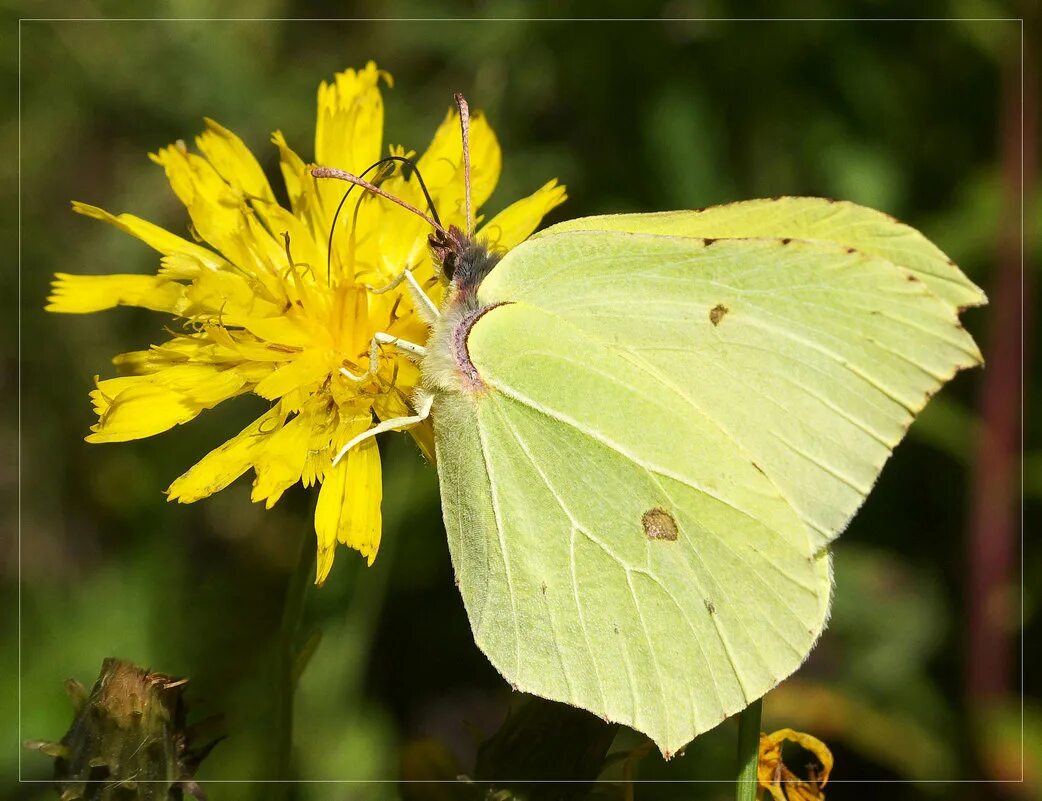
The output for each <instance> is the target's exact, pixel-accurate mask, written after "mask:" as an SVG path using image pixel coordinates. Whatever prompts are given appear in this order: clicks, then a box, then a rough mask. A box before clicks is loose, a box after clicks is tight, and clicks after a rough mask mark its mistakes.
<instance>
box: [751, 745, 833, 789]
mask: <svg viewBox="0 0 1042 801" xmlns="http://www.w3.org/2000/svg"><path fill="white" fill-rule="evenodd" d="M786 740H790V741H792V742H794V743H798V744H799V745H801V746H803V747H804V748H805V749H807V750H808V751H810V752H811V753H812V754H814V756H815V757H817V759H818V761H819V762H820V763H821V772H820V773H818V772H817V770H812V771H811V774H810V775H809V776H808V777H807V779H806V780H804V779H801V778H800V777H799V776H797V775H796V774H795V773H793V772H792V771H791V770H790V769H789V768H788V767H787V766H786V765H785V763H784V762H782V743H783V742H785V741H786ZM831 772H832V752H831V751H829V749H828V746H827V745H825V743H823V742H822V741H821V740H819V739H818V738H817V737H811V736H810V735H809V734H804V733H803V732H799V731H793V730H792V729H779V730H778V731H776V732H774V733H773V734H761V735H760V758H759V762H758V764H757V766H756V778H757V780H758V782H759V786H760V789H761V790H766V791H767V792H769V793H770V794H771V798H772V799H773V801H824V798H825V793H824V787H825V785H826V784H827V783H828V780H829V774H830V773H831Z"/></svg>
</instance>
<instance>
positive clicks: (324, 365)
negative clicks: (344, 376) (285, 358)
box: [253, 350, 332, 400]
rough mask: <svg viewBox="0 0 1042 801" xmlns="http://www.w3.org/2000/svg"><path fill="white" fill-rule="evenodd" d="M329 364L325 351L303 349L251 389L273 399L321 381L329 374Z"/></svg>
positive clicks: (263, 396)
mask: <svg viewBox="0 0 1042 801" xmlns="http://www.w3.org/2000/svg"><path fill="white" fill-rule="evenodd" d="M331 366H332V365H331V364H330V362H329V356H328V354H327V353H325V352H323V351H318V350H308V351H304V352H303V353H301V354H300V355H299V356H297V357H296V358H295V359H293V360H292V361H290V362H287V363H286V364H284V365H283V366H281V367H279V368H278V369H277V370H276V371H275V372H274V373H272V374H271V375H269V376H268V377H267V378H265V379H264V380H263V381H261V382H260V383H259V384H258V385H257V386H256V387H254V389H253V391H254V392H256V393H257V394H258V395H260V396H261V397H262V398H267V399H268V400H275V399H276V398H281V397H282V396H283V395H285V394H286V393H288V392H289V391H290V390H293V389H297V388H298V387H307V386H310V385H312V384H315V383H317V382H319V381H321V380H322V379H323V378H325V377H326V376H327V375H329V373H330V368H331Z"/></svg>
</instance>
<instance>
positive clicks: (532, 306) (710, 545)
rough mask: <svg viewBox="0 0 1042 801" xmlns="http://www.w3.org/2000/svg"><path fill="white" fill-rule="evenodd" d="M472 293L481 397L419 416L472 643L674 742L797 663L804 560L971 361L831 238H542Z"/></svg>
mask: <svg viewBox="0 0 1042 801" xmlns="http://www.w3.org/2000/svg"><path fill="white" fill-rule="evenodd" d="M479 298H480V300H481V301H482V302H483V303H485V304H492V303H504V304H506V305H502V306H499V307H497V308H494V309H492V310H491V311H489V312H487V313H486V314H484V316H482V317H481V318H480V319H479V320H478V321H477V323H476V324H475V325H474V326H473V328H472V329H471V330H470V333H469V336H468V337H467V340H466V345H467V348H468V352H469V354H470V358H471V360H472V361H473V364H474V367H475V368H476V370H477V373H478V375H479V376H480V377H481V380H482V381H483V382H484V384H485V387H484V389H482V390H480V391H477V392H473V393H462V392H461V393H452V392H448V393H442V394H440V395H439V396H438V397H437V399H436V401H435V406H434V419H435V430H436V438H437V450H438V466H439V474H440V478H441V488H442V500H443V507H444V514H445V520H446V527H447V529H448V533H449V545H450V550H451V553H452V558H453V563H454V566H455V569H456V572H457V579H458V582H459V586H460V590H461V593H462V595H463V598H464V602H465V605H466V607H467V611H468V615H469V617H470V620H471V625H472V627H473V630H474V635H475V640H476V642H477V643H478V645H479V646H480V647H481V648H482V649H483V650H484V651H485V653H486V654H487V655H488V656H489V658H490V660H491V661H492V662H493V664H494V665H495V666H496V667H497V668H498V669H499V670H500V671H501V672H502V673H503V674H504V676H505V677H506V678H507V679H508V680H509V681H511V682H512V683H513V684H515V685H516V686H517V687H519V688H520V689H523V690H527V691H530V692H534V693H536V694H539V695H542V696H544V697H548V698H552V699H556V700H560V701H565V702H568V703H571V704H573V705H576V706H579V707H583V708H585V709H589V710H591V711H593V712H595V713H596V714H599V715H602V716H604V717H606V718H608V719H611V720H615V721H619V722H622V723H626V724H628V725H630V726H633V727H634V728H637V729H639V730H641V731H644V732H645V733H647V734H648V735H649V736H651V737H652V738H653V739H654V740H655V741H656V742H657V743H658V744H659V746H660V747H661V748H662V749H663V750H664V751H666V752H671V751H675V750H676V749H677V748H679V747H681V746H683V745H684V744H685V743H687V742H688V741H689V740H691V739H692V738H693V737H695V736H697V735H698V734H700V733H701V732H703V731H706V730H708V729H709V728H712V727H713V726H714V725H716V724H717V723H719V721H720V720H721V719H723V718H724V717H726V716H727V715H729V714H732V713H734V712H736V711H738V710H740V709H742V708H744V707H745V706H746V705H747V704H748V703H749V702H750V701H752V700H754V699H756V698H758V697H760V696H762V695H763V694H764V693H765V692H767V691H768V690H770V689H771V688H772V687H773V686H775V685H776V684H777V683H778V682H779V681H780V680H782V679H783V678H784V677H785V676H787V675H789V674H790V673H792V672H793V671H794V670H795V669H796V668H797V667H798V666H799V664H800V663H801V662H802V661H803V660H804V659H805V658H806V656H807V654H808V653H809V651H810V650H811V648H812V646H813V643H814V640H815V639H816V637H817V636H818V635H819V634H820V632H821V630H822V628H823V626H824V622H825V619H826V617H827V613H828V600H829V590H830V575H829V564H828V556H827V553H826V552H825V550H824V549H823V547H822V546H823V545H824V544H825V543H827V542H828V541H829V540H830V539H831V538H833V537H834V536H835V535H836V534H837V533H838V532H839V530H840V529H841V528H842V527H843V525H845V523H846V521H847V520H848V519H849V517H850V515H851V514H853V511H854V510H855V509H856V508H857V506H858V505H859V504H860V502H861V501H862V500H863V498H864V496H865V494H866V493H867V492H868V489H869V488H870V486H871V484H872V482H873V481H874V479H875V477H876V475H877V474H878V472H879V470H880V469H881V467H882V464H883V462H884V461H885V459H886V458H887V456H888V455H889V453H890V450H891V448H892V447H893V446H894V445H895V444H896V443H897V441H898V440H899V439H900V438H901V436H902V435H903V432H904V430H905V428H906V427H907V425H908V423H909V422H910V421H911V419H912V416H913V415H914V414H915V412H916V411H918V409H919V408H921V407H922V405H923V404H924V403H925V401H926V398H927V397H928V396H929V395H930V394H931V393H932V392H934V391H936V389H937V388H938V387H939V386H940V385H941V384H942V383H943V382H944V381H945V380H946V379H947V378H949V377H950V376H951V375H952V374H953V373H954V372H955V370H957V369H959V368H960V367H965V366H969V365H970V364H974V363H976V362H977V361H978V360H979V354H978V352H977V349H976V346H975V345H974V344H973V342H972V339H970V337H969V336H968V335H967V334H966V332H965V331H963V330H962V329H961V327H960V326H959V324H958V320H957V317H956V314H955V310H954V308H953V307H952V305H951V303H950V302H949V301H945V300H941V299H939V298H938V297H936V295H935V294H934V293H933V292H932V291H931V290H930V289H929V288H928V287H927V284H926V281H925V280H924V279H922V278H921V277H920V275H919V274H917V273H916V272H915V271H912V270H910V269H908V268H904V267H898V266H897V265H895V264H894V263H892V262H890V261H889V260H886V259H883V258H880V257H879V256H878V255H871V254H867V253H865V252H862V251H858V250H856V249H851V248H850V246H846V245H837V244H836V243H834V242H830V241H827V240H823V239H818V240H813V241H799V240H793V241H789V242H788V243H786V244H783V243H782V242H781V241H779V240H767V239H725V238H720V239H719V240H718V241H715V242H712V243H710V244H708V245H707V244H706V243H705V242H704V241H703V240H702V239H700V238H690V237H676V236H655V235H647V234H635V233H627V232H625V231H619V230H607V231H598V230H588V231H583V230H576V231H558V232H557V233H553V234H544V235H541V236H539V237H537V238H534V239H532V240H530V241H529V242H526V243H524V244H522V245H521V246H519V247H518V248H516V249H515V250H513V251H511V252H510V253H509V254H508V255H507V256H506V257H505V258H504V259H503V261H502V262H501V263H500V264H499V265H498V266H497V268H496V269H495V270H494V271H493V272H492V274H491V275H490V276H489V277H488V278H486V280H485V281H484V283H483V284H482V285H481V287H480V289H479Z"/></svg>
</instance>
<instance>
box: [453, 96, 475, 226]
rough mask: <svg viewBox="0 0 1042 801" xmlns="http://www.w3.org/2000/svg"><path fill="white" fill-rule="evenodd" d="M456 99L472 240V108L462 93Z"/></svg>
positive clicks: (468, 222)
mask: <svg viewBox="0 0 1042 801" xmlns="http://www.w3.org/2000/svg"><path fill="white" fill-rule="evenodd" d="M454 97H455V98H456V106H457V107H458V108H459V124H460V130H461V131H462V134H463V187H464V197H465V198H466V203H467V238H470V235H471V233H472V229H473V224H472V222H471V221H472V220H473V219H474V218H473V217H472V216H471V208H470V106H469V105H467V98H465V97H464V96H463V93H462V92H456V94H455V95H454Z"/></svg>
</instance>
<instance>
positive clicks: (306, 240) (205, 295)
mask: <svg viewBox="0 0 1042 801" xmlns="http://www.w3.org/2000/svg"><path fill="white" fill-rule="evenodd" d="M381 80H383V81H384V82H385V83H386V84H387V85H388V86H390V85H391V83H392V82H391V78H390V76H389V75H388V74H387V73H386V72H383V71H380V70H378V69H377V68H376V65H375V64H373V63H372V62H370V63H369V64H367V65H366V67H365V68H364V69H362V70H358V71H355V70H346V71H344V72H341V73H339V74H338V75H337V76H336V77H335V80H334V81H333V82H332V83H325V82H323V83H322V84H321V86H320V87H319V90H318V119H317V122H316V127H315V162H314V164H306V163H305V162H304V161H303V160H302V159H301V158H300V156H298V155H297V154H296V153H295V152H294V151H293V150H291V149H290V147H289V145H288V144H287V143H286V140H285V138H284V137H283V136H282V134H281V133H280V132H278V131H276V132H275V133H274V134H273V135H272V142H273V143H274V144H275V146H276V147H277V148H278V150H279V155H280V167H281V172H282V178H283V180H284V181H285V184H286V189H287V190H288V195H289V202H290V208H289V209H285V208H283V207H282V206H281V205H279V203H278V201H277V200H276V199H275V195H274V193H273V192H272V189H271V186H270V185H269V183H268V180H267V178H266V177H265V175H264V172H263V171H262V170H261V168H260V165H259V164H258V163H257V160H256V159H255V158H254V157H253V155H252V154H251V153H250V151H249V149H248V148H247V147H246V146H245V144H243V142H242V140H241V139H239V138H238V137H237V136H236V135H235V134H233V133H232V132H231V131H229V130H227V129H226V128H223V127H222V126H220V125H218V124H217V123H216V122H214V121H213V120H207V121H206V130H205V131H204V132H203V133H202V134H201V135H200V136H198V137H197V138H196V140H195V141H196V145H197V147H198V149H199V151H200V154H201V155H197V154H194V153H191V152H189V150H188V148H187V147H186V146H185V144H184V143H183V142H178V143H176V144H173V145H170V146H169V147H166V148H163V149H162V150H160V151H159V152H158V153H155V154H152V156H151V158H152V160H153V161H155V162H156V163H157V164H159V165H160V166H162V167H163V169H164V170H165V171H166V175H167V178H168V179H169V181H170V185H171V187H172V188H173V190H174V192H175V193H176V194H177V196H178V198H180V200H181V201H182V202H183V203H184V205H185V207H186V208H187V210H188V215H189V217H190V219H191V225H190V231H191V233H192V235H193V238H194V239H196V240H197V241H190V240H188V239H185V238H182V237H180V236H177V235H175V234H172V233H170V232H169V231H166V230H164V229H162V228H160V227H158V226H156V225H153V224H152V223H149V222H146V221H145V220H142V219H140V218H138V217H135V216H133V215H131V214H120V215H118V216H116V215H112V214H109V213H108V212H106V211H103V210H102V209H99V208H96V207H94V206H88V205H86V204H83V203H74V204H73V208H74V209H75V210H76V211H77V212H79V213H81V214H85V215H87V216H89V217H94V218H96V219H99V220H103V221H105V222H109V223H111V224H113V225H115V226H116V227H117V228H119V229H121V230H123V231H125V232H126V233H129V234H131V235H132V236H135V237H137V238H139V239H141V240H142V241H144V242H146V243H147V244H149V245H151V246H152V247H153V248H155V249H156V250H158V251H159V252H160V253H162V254H163V256H162V258H161V259H160V265H159V268H158V272H157V274H156V275H68V274H65V273H59V274H57V276H56V279H55V281H54V283H53V292H52V294H51V296H50V297H49V298H48V301H49V303H48V306H47V309H48V310H49V311H54V312H68V313H86V312H95V311H101V310H103V309H110V308H113V307H115V306H120V305H125V306H141V307H144V308H147V309H152V310H155V311H159V312H165V313H167V314H171V315H173V316H174V317H176V318H179V320H180V323H179V327H180V329H181V331H180V332H178V333H177V334H176V335H174V336H173V337H172V338H171V339H169V340H167V341H166V342H163V343H162V344H160V345H153V346H152V347H150V348H149V349H148V350H141V351H132V352H130V353H123V354H120V355H119V356H116V357H115V358H114V359H113V362H114V364H115V365H116V366H117V367H118V368H119V371H120V372H121V373H122V375H121V376H119V377H116V378H106V379H97V378H96V379H95V380H96V384H97V387H96V389H95V390H94V391H93V392H91V399H92V401H93V403H94V410H95V411H96V412H97V414H98V422H97V423H96V424H95V425H94V426H92V428H91V430H92V432H93V433H91V434H90V435H89V436H88V437H87V440H88V441H89V442H124V441H127V440H132V439H139V438H142V437H149V436H152V435H154V434H159V433H160V432H163V431H166V430H168V429H170V428H173V427H174V426H177V425H180V424H182V423H186V422H188V421H189V420H191V419H193V418H194V417H196V416H197V415H198V414H199V413H200V412H202V411H203V410H204V409H210V408H212V407H214V406H216V405H217V404H218V403H220V402H221V401H224V400H227V399H228V398H232V397H235V396H236V395H242V394H244V393H249V392H253V393H255V394H257V395H259V396H261V397H262V398H265V399H266V400H268V401H271V408H270V409H268V410H267V411H266V412H265V413H264V414H263V415H261V417H260V418H258V419H257V420H255V421H253V422H252V423H250V424H249V425H248V426H246V428H244V429H243V430H242V431H241V432H240V433H239V434H237V435H236V436H234V437H232V438H231V439H230V440H228V441H227V442H225V443H224V444H223V445H221V446H220V447H218V448H216V449H215V450H213V451H211V452H210V453H208V454H207V455H206V456H204V457H203V458H202V459H201V460H200V461H199V462H198V463H197V464H196V465H195V466H194V467H192V468H191V469H189V470H188V472H186V473H185V474H184V475H182V476H181V477H180V478H178V479H177V480H176V481H174V483H173V484H171V485H170V487H169V489H168V490H167V492H168V496H169V499H170V500H176V501H180V502H182V503H191V502H192V501H196V500H199V499H200V498H204V497H206V496H207V495H211V494H213V493H215V492H217V491H219V490H221V489H223V488H224V487H226V486H228V485H229V484H230V483H231V482H233V481H234V480H235V479H236V478H238V477H239V476H241V475H242V474H243V473H245V472H246V471H247V470H249V469H250V468H253V470H254V471H255V472H256V477H255V479H254V482H253V493H252V497H253V500H254V501H264V502H265V504H266V505H267V507H268V508H271V507H272V506H273V505H274V504H275V503H276V501H278V499H279V498H280V497H281V495H282V494H283V493H284V492H285V491H286V490H287V489H288V488H289V487H291V486H292V485H293V484H295V483H296V482H297V481H302V482H303V484H304V485H305V486H310V485H312V484H315V483H321V485H322V487H321V490H320V492H319V497H318V503H317V506H316V510H315V531H316V534H317V536H318V565H317V581H318V583H321V582H322V581H323V580H324V579H325V577H326V575H327V574H328V573H329V569H330V567H331V566H332V563H333V554H334V549H335V547H336V543H337V542H341V543H344V544H345V545H348V546H350V547H352V548H356V549H357V550H359V551H360V552H361V553H362V555H363V556H365V557H366V558H367V560H368V562H369V564H372V561H373V559H374V557H375V556H376V551H377V548H378V546H379V544H380V501H381V478H380V455H379V451H378V450H377V448H376V444H375V440H373V439H367V440H366V441H364V442H363V443H361V444H360V445H358V446H357V447H355V448H354V449H352V450H351V451H350V453H349V454H348V455H347V457H346V458H344V459H342V460H341V461H340V462H338V463H337V464H336V466H333V457H334V456H335V455H336V454H337V453H338V451H339V450H340V449H341V448H342V447H343V446H344V445H345V444H346V443H347V442H348V441H350V440H351V439H352V438H353V437H355V436H356V435H358V434H359V433H361V432H364V431H366V430H368V429H369V428H370V427H372V426H373V425H374V423H375V421H374V418H376V419H379V420H387V419H390V418H396V417H401V416H407V415H410V414H412V413H413V409H412V402H413V392H414V389H415V388H416V387H417V385H418V384H419V371H418V368H417V366H416V365H415V364H414V363H413V362H412V361H410V360H409V359H408V358H406V357H405V356H403V355H402V354H401V353H400V351H398V350H396V349H395V348H391V347H386V348H380V349H379V350H378V352H377V359H376V362H377V363H376V364H375V365H371V364H370V343H371V341H372V338H373V336H374V334H376V333H377V332H385V333H387V334H390V335H392V336H394V337H401V338H402V339H403V340H407V341H411V342H418V343H422V342H424V341H426V338H427V324H426V323H425V321H424V319H423V318H422V317H421V316H420V315H419V314H418V313H417V309H416V307H415V305H414V300H413V298H412V297H411V296H410V294H409V292H408V291H407V285H406V284H405V283H401V284H399V286H397V287H396V288H394V289H392V290H390V291H386V292H382V293H377V292H374V291H373V289H382V288H385V287H387V285H389V284H391V283H392V282H393V281H394V279H395V278H397V277H399V276H400V275H401V273H402V271H403V270H410V271H411V272H412V273H413V275H414V277H415V278H416V279H417V281H418V282H419V284H420V285H421V286H422V287H423V288H424V291H426V292H427V293H428V295H429V297H430V298H431V300H432V301H433V302H434V303H435V304H437V303H439V302H440V300H441V295H442V285H441V283H440V282H439V280H438V277H437V276H436V275H435V268H434V264H433V262H432V259H431V256H430V252H429V247H428V243H427V235H428V234H429V233H430V229H429V227H428V226H427V225H426V224H425V223H424V222H423V220H421V219H420V218H418V217H416V216H415V215H412V214H410V213H408V212H407V211H405V210H404V209H402V208H400V207H399V206H397V205H395V204H393V203H391V202H389V201H387V200H384V199H381V198H377V197H374V196H372V195H370V194H367V193H365V192H363V191H362V190H361V189H355V191H354V192H353V193H352V197H351V198H350V199H349V202H348V203H347V204H346V205H344V208H343V211H342V213H341V214H340V216H339V218H338V219H337V223H336V230H335V232H333V235H332V240H331V241H332V248H331V249H330V248H329V247H328V245H327V243H328V242H329V241H330V239H331V226H332V224H333V218H334V213H335V211H336V209H337V206H338V204H339V203H340V201H341V199H342V197H343V196H344V192H345V191H346V189H347V185H346V184H344V183H341V182H338V181H331V180H320V179H317V178H315V177H313V176H312V175H311V173H310V169H311V167H312V166H315V164H317V165H322V166H327V167H336V168H339V169H342V170H346V171H348V172H352V173H355V174H359V173H362V172H364V171H365V170H366V168H368V167H369V166H370V165H372V164H373V163H374V162H376V161H377V160H378V159H379V158H380V154H381V150H382V141H383V99H382V97H381V93H380V82H381ZM470 147H471V162H472V174H471V181H472V184H471V185H472V194H473V203H474V208H475V209H477V208H479V207H480V206H481V204H483V203H484V202H485V201H486V200H487V199H488V197H489V195H490V194H491V193H492V190H493V188H494V187H495V185H496V182H497V180H498V179H499V172H500V151H499V143H498V142H497V141H496V137H495V134H494V133H493V132H492V129H491V128H490V127H489V125H488V123H487V121H486V120H485V118H484V117H483V116H482V115H481V114H480V113H478V114H475V115H473V117H472V119H471V124H470ZM390 152H391V154H392V155H398V156H409V157H411V156H412V154H411V153H407V152H406V151H405V149H404V148H402V147H391V148H390ZM416 167H417V170H418V172H419V173H420V174H421V175H422V177H423V179H424V181H425V182H426V184H427V187H428V189H429V191H430V194H431V196H432V198H433V201H434V204H435V206H436V208H437V211H438V213H439V214H440V217H441V220H442V222H443V223H444V224H445V225H446V226H448V225H450V224H455V225H457V226H459V227H461V228H463V229H464V230H466V228H467V225H466V220H465V216H466V212H465V208H464V181H463V164H462V145H461V139H460V127H459V117H458V113H457V112H455V111H450V112H449V114H448V115H447V116H446V118H445V120H444V122H442V124H441V126H440V127H439V128H438V130H437V131H436V133H435V134H434V139H433V141H432V142H431V144H430V147H429V148H428V149H427V152H426V153H424V155H423V156H421V157H420V158H419V160H418V161H417V162H416ZM370 178H371V179H375V180H377V181H381V180H382V183H381V188H383V189H384V190H386V191H387V192H389V193H390V194H392V195H394V196H396V197H399V198H402V199H404V200H406V201H408V202H409V203H411V204H413V205H414V206H417V207H420V208H425V207H426V200H425V199H424V197H423V194H422V192H421V190H420V185H419V182H418V179H417V176H416V173H415V172H412V171H410V174H408V175H403V174H402V172H401V171H400V170H398V171H395V175H393V176H387V175H386V174H384V173H382V172H376V173H373V174H371V175H370ZM564 198H565V192H564V188H563V187H561V186H558V185H557V183H556V181H550V182H549V183H547V184H545V185H544V186H543V187H542V188H540V189H539V190H537V191H536V192H535V193H534V194H532V195H531V196H529V197H527V198H524V199H523V200H520V201H517V202H516V203H514V204H512V205H510V206H508V207H507V208H506V209H505V210H503V211H502V212H500V213H499V214H498V215H496V216H495V217H494V218H493V219H492V220H490V221H488V222H487V223H485V224H484V226H483V227H481V228H479V229H478V237H479V238H483V239H484V240H485V241H487V242H488V243H489V245H490V246H491V247H494V248H498V249H500V250H508V249H510V248H512V247H513V246H515V245H517V244H518V243H519V242H521V241H523V240H524V239H525V238H526V237H528V236H529V235H530V234H531V233H532V232H533V231H534V230H535V228H536V227H537V226H538V224H539V222H540V221H541V220H542V218H543V216H544V215H545V214H546V213H547V212H548V211H549V210H550V209H552V208H553V207H554V206H556V205H557V204H559V203H561V202H562V201H563V200H564ZM478 220H479V221H480V218H478ZM197 242H199V243H197ZM327 265H328V266H327ZM327 271H328V272H327ZM411 433H412V434H413V436H414V438H415V439H416V441H417V442H418V444H419V446H420V448H421V449H422V450H423V451H424V453H426V454H427V455H428V457H430V456H431V454H432V451H433V448H432V441H433V439H432V432H431V430H430V424H429V422H428V423H425V424H423V425H421V426H418V427H416V428H413V429H411Z"/></svg>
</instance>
